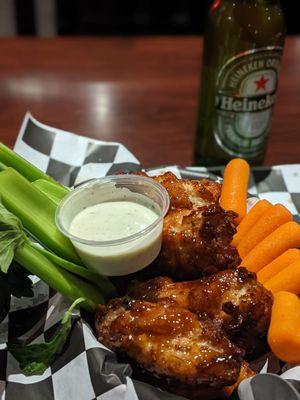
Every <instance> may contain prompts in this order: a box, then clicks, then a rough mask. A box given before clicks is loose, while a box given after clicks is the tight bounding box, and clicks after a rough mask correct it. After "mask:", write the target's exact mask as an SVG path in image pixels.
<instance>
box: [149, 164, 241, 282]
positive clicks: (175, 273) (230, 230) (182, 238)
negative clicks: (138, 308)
mask: <svg viewBox="0 0 300 400" xmlns="http://www.w3.org/2000/svg"><path fill="white" fill-rule="evenodd" d="M152 178H153V179H154V180H156V181H157V182H159V183H161V184H162V185H163V186H164V187H165V188H166V190H167V191H168V193H169V196H170V211H169V212H168V214H167V215H166V217H165V219H164V227H163V241H162V249H161V252H160V255H159V257H158V259H157V260H156V262H155V265H154V266H151V269H150V270H148V271H147V276H148V277H150V276H152V277H153V276H157V275H168V276H170V277H172V278H173V279H175V280H183V279H196V278H199V277H201V276H203V275H210V274H212V273H214V272H218V271H221V270H224V269H227V268H233V267H235V266H238V265H239V263H240V261H241V260H240V257H239V254H238V252H237V250H236V249H235V248H234V247H231V245H230V243H231V241H232V238H233V235H234V233H235V232H236V229H235V218H236V214H235V213H234V212H232V211H225V210H223V209H222V208H221V207H220V206H219V197H220V190H221V186H220V184H219V183H217V182H214V181H211V180H208V179H202V180H187V179H178V178H176V176H175V175H173V174H172V173H170V172H168V173H166V174H163V175H159V176H155V177H152Z"/></svg>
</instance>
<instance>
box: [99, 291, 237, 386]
mask: <svg viewBox="0 0 300 400" xmlns="http://www.w3.org/2000/svg"><path fill="white" fill-rule="evenodd" d="M96 328H97V331H98V339H99V341H101V343H103V344H104V345H105V346H107V347H108V348H110V349H111V350H117V351H118V352H121V353H125V354H127V355H128V356H129V358H131V359H132V360H134V361H136V362H137V363H138V364H139V365H140V366H141V367H142V368H143V369H144V370H146V371H148V372H150V373H151V374H152V375H154V376H155V377H156V378H160V380H161V382H165V383H167V384H168V385H172V384H175V385H176V386H177V387H180V386H184V385H190V386H191V387H199V388H201V386H209V387H214V388H220V387H223V386H229V385H231V384H233V383H235V382H236V381H237V379H238V376H239V373H240V369H241V365H242V356H243V352H242V350H240V349H239V348H238V347H236V346H235V345H234V344H233V343H231V342H230V341H229V339H227V338H226V336H225V335H224V334H223V333H222V331H221V330H220V329H218V328H216V326H215V325H214V323H213V322H212V321H211V320H210V319H208V318H205V317H202V318H199V317H197V315H196V314H194V313H191V312H190V311H188V310H186V309H184V308H181V307H178V306H172V307H170V306H169V305H167V304H162V303H150V302H146V301H140V300H129V299H128V298H120V299H115V300H112V301H111V302H110V303H109V304H108V306H106V307H105V306H99V310H98V313H97V317H96Z"/></svg>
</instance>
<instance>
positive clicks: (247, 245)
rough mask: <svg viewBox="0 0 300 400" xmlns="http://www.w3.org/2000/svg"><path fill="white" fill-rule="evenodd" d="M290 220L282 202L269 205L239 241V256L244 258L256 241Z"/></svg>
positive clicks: (258, 241) (290, 216)
mask: <svg viewBox="0 0 300 400" xmlns="http://www.w3.org/2000/svg"><path fill="white" fill-rule="evenodd" d="M292 220H293V216H292V214H291V213H290V212H289V210H288V209H287V208H285V207H284V206H283V205H282V204H276V205H275V206H271V207H269V208H268V209H267V210H266V212H265V213H264V214H263V215H262V216H261V217H260V218H259V219H258V221H256V223H255V224H254V226H252V228H251V229H250V230H249V231H248V233H247V235H246V236H244V237H243V239H242V240H241V241H240V244H239V245H238V247H237V249H238V252H239V255H240V256H241V258H242V259H243V258H245V257H246V255H247V254H248V253H250V251H251V250H252V249H253V248H254V247H255V246H256V245H257V244H258V243H260V242H261V241H262V240H263V239H264V238H266V237H267V236H268V235H270V233H272V232H274V231H275V229H277V228H278V227H279V226H280V225H283V224H285V223H286V222H289V221H292Z"/></svg>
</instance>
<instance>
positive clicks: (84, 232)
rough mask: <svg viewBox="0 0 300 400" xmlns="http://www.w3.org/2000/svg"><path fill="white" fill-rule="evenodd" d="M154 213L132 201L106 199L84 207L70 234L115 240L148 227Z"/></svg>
mask: <svg viewBox="0 0 300 400" xmlns="http://www.w3.org/2000/svg"><path fill="white" fill-rule="evenodd" d="M157 218H158V215H157V213H156V212H155V211H154V210H152V209H150V208H149V207H146V206H144V205H142V204H138V203H135V202H133V201H109V202H106V203H99V204H95V205H93V206H90V207H87V208H85V209H84V210H82V211H81V212H79V213H78V214H77V215H76V216H75V218H74V219H73V221H72V222H71V225H70V233H71V235H74V236H77V237H79V238H82V239H87V240H96V241H99V240H102V241H106V240H116V239H121V238H125V237H127V236H130V235H133V234H135V233H137V232H140V231H141V230H143V229H145V228H147V227H148V226H149V225H151V224H152V223H153V222H154V221H155V220H156V219H157Z"/></svg>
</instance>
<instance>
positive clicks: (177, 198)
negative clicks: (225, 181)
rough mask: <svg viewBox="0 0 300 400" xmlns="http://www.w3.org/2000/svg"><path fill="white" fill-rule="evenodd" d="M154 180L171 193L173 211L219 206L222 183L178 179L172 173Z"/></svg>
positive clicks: (206, 180) (207, 180) (208, 180)
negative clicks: (211, 205) (212, 205)
mask: <svg viewBox="0 0 300 400" xmlns="http://www.w3.org/2000/svg"><path fill="white" fill-rule="evenodd" d="M152 179H154V180H155V181H157V182H158V183H160V184H161V185H163V186H164V187H165V189H166V190H167V192H168V193H169V196H170V209H171V210H174V209H178V208H186V209H188V210H197V209H198V208H201V207H203V206H207V205H210V204H217V203H218V201H219V198H220V195H221V185H220V183H218V182H216V181H212V180H210V179H199V180H191V179H178V178H177V177H176V176H175V175H174V174H173V173H172V172H166V173H164V174H163V175H157V176H153V177H152Z"/></svg>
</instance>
